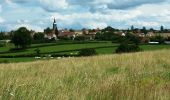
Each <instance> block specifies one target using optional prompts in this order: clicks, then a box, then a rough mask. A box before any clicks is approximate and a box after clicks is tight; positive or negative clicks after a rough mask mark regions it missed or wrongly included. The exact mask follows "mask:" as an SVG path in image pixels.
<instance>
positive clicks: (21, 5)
mask: <svg viewBox="0 0 170 100" xmlns="http://www.w3.org/2000/svg"><path fill="white" fill-rule="evenodd" d="M169 7H170V0H0V31H10V30H16V29H17V28H19V27H27V28H28V29H29V30H31V29H32V30H35V31H43V29H45V28H47V27H51V28H52V23H53V19H54V18H55V19H56V21H57V25H58V28H59V29H63V28H68V29H70V28H72V29H82V28H91V29H93V28H105V27H107V26H112V27H114V28H119V29H128V28H130V26H131V25H134V27H138V28H142V27H143V26H146V28H155V29H159V28H160V26H161V25H163V26H164V27H165V28H170V9H169Z"/></svg>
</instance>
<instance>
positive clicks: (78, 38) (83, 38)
mask: <svg viewBox="0 0 170 100" xmlns="http://www.w3.org/2000/svg"><path fill="white" fill-rule="evenodd" d="M86 39H87V38H86V37H85V36H77V37H75V39H74V40H76V41H84V40H86Z"/></svg>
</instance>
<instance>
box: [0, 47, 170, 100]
mask: <svg viewBox="0 0 170 100" xmlns="http://www.w3.org/2000/svg"><path fill="white" fill-rule="evenodd" d="M169 93H170V51H169V50H159V51H153V52H152V51H147V52H139V53H132V54H131V53H129V54H119V55H101V56H94V57H82V58H65V59H60V60H49V61H37V62H27V63H13V64H12V63H11V64H0V99H2V100H9V99H10V100H13V99H16V100H57V99H58V100H68V99H73V100H83V99H85V100H86V99H87V100H114V99H115V100H170V95H169Z"/></svg>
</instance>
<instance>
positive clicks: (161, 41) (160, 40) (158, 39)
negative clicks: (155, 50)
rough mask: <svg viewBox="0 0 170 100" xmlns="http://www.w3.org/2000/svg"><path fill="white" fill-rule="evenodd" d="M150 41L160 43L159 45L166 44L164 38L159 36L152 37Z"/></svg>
mask: <svg viewBox="0 0 170 100" xmlns="http://www.w3.org/2000/svg"><path fill="white" fill-rule="evenodd" d="M150 41H154V42H159V44H164V42H165V38H164V37H162V36H161V35H158V36H155V37H151V38H150Z"/></svg>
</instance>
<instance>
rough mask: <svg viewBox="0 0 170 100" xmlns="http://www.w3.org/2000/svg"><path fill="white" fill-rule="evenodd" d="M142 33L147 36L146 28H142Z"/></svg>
mask: <svg viewBox="0 0 170 100" xmlns="http://www.w3.org/2000/svg"><path fill="white" fill-rule="evenodd" d="M142 33H144V34H145V35H146V34H147V30H146V27H143V28H142Z"/></svg>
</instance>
